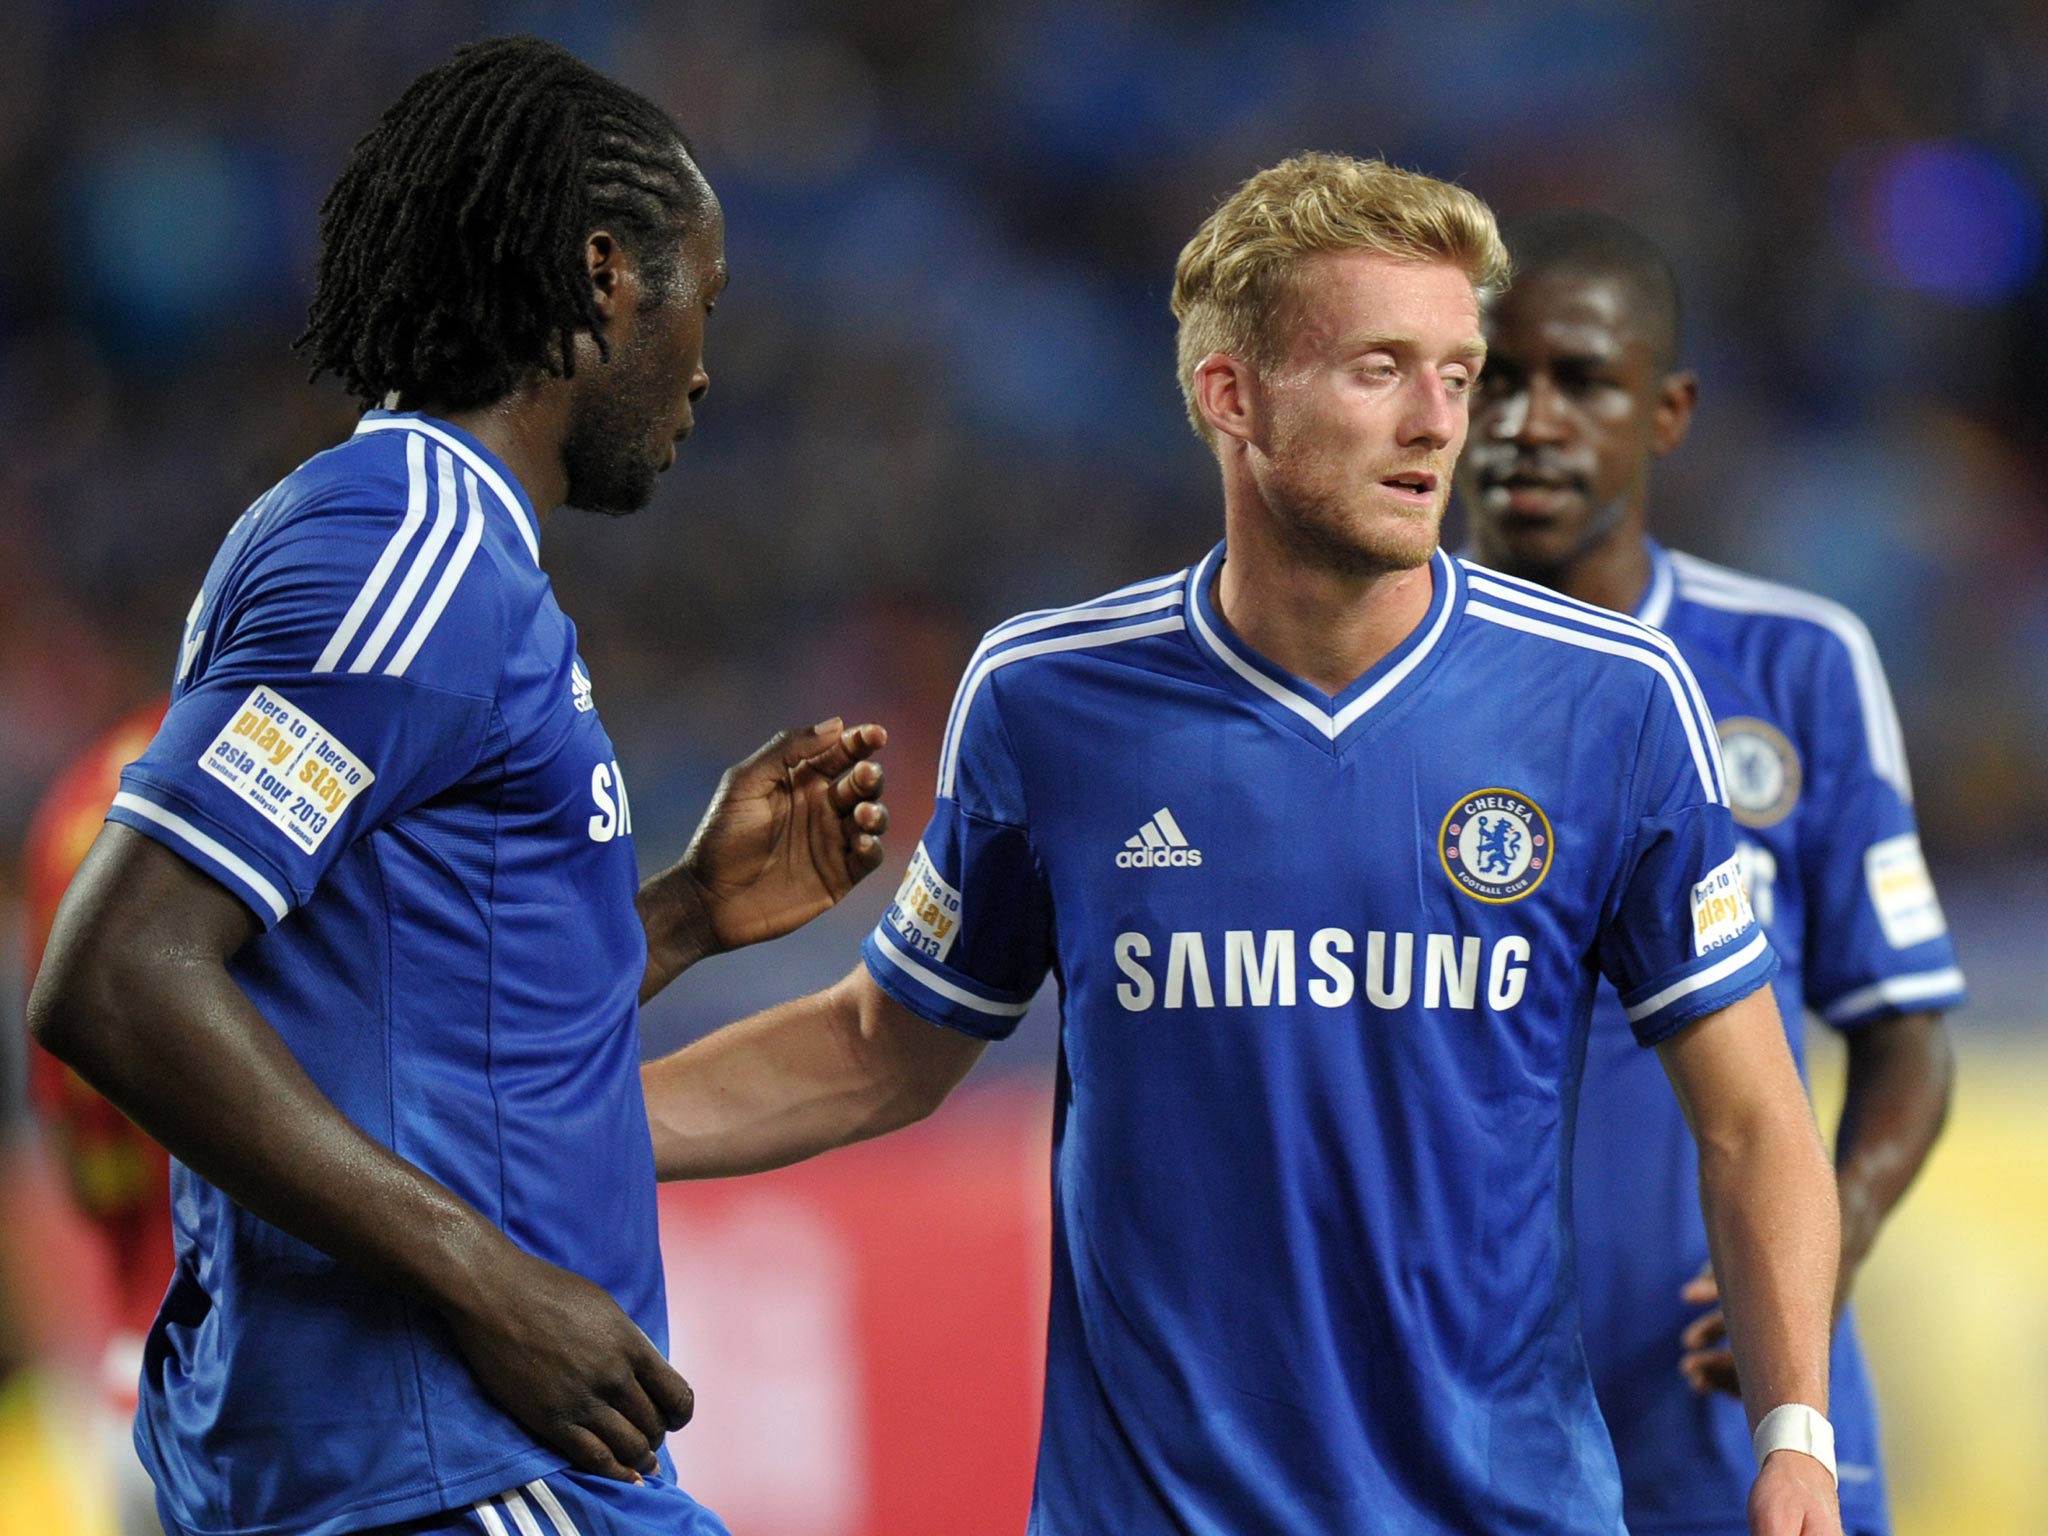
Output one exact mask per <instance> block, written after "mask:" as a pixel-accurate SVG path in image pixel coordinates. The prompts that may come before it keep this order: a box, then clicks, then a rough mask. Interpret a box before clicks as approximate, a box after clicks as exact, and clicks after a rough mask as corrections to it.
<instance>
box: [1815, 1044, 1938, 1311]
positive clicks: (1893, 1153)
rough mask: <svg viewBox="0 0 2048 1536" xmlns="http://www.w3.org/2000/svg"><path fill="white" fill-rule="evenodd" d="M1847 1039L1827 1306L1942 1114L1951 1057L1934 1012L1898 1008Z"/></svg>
mask: <svg viewBox="0 0 2048 1536" xmlns="http://www.w3.org/2000/svg"><path fill="white" fill-rule="evenodd" d="M1848 1039H1849V1084H1848V1091H1847V1093H1846V1094H1845V1096H1844V1097H1843V1100H1842V1120H1841V1124H1840V1125H1839V1126H1838V1127H1837V1128H1836V1131H1835V1183H1836V1186H1837V1188H1838V1189H1839V1190H1840V1193H1841V1202H1842V1264H1841V1276H1840V1278H1839V1280H1838V1281H1837V1282H1836V1288H1835V1310H1836V1312H1837V1313H1839V1312H1840V1311H1841V1309H1842V1308H1843V1306H1845V1305H1846V1304H1847V1303H1848V1300H1849V1291H1850V1288H1851V1287H1852V1286H1853V1285H1854V1284H1855V1280H1856V1272H1857V1270H1858V1269H1860V1268H1861V1267H1862V1265H1863V1261H1864V1260H1865V1259H1866V1258H1868V1257H1869V1256H1870V1249H1871V1245H1872V1244H1874V1243H1875V1242H1876V1241H1877V1230H1878V1228H1879V1227H1880V1226H1881V1225H1883V1223H1884V1220H1885V1218H1886V1217H1887V1216H1889V1215H1890V1214H1891V1213H1892V1208H1893V1207H1894V1206H1896V1205H1897V1204H1898V1203H1899V1201H1900V1199H1901V1198H1903V1197H1904V1195H1905V1193H1906V1190H1907V1189H1908V1188H1909V1187H1910V1186H1911V1185H1912V1183H1913V1180H1914V1179H1915V1178H1916V1177H1917V1176H1918V1175H1919V1172H1920V1168H1921V1165H1922V1164H1924V1163H1925V1162H1926V1161H1927V1154H1928V1153H1929V1152H1930V1151H1931V1150H1932V1149H1933V1147H1934V1143H1935V1140H1936V1138H1938V1137H1939V1136H1940V1135H1941V1128H1942V1125H1943V1123H1944V1122H1945V1121H1946V1120H1947V1119H1948V1104H1949V1091H1950V1087H1951V1085H1952V1083H1953V1080H1954V1076H1955V1057H1954V1054H1953V1053H1952V1052H1951V1051H1950V1049H1949V1043H1948V1033H1947V1031H1946V1030H1944V1029H1943V1028H1942V1022H1941V1015H1940V1014H1938V1013H1902V1014H1896V1015H1894V1016H1892V1017H1890V1018H1886V1019H1879V1020H1877V1021H1876V1022H1874V1023H1871V1024H1866V1025H1864V1026H1863V1027H1862V1028H1861V1029H1858V1030H1856V1031H1854V1032H1853V1033H1851V1034H1850V1035H1849V1037H1848Z"/></svg>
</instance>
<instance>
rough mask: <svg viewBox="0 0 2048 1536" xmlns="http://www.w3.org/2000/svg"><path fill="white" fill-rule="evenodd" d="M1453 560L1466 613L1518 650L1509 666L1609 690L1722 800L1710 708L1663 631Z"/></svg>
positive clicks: (1708, 792)
mask: <svg viewBox="0 0 2048 1536" xmlns="http://www.w3.org/2000/svg"><path fill="white" fill-rule="evenodd" d="M1458 565H1459V569H1460V572H1461V574H1462V575H1463V576H1464V577H1465V579H1466V581H1467V582H1468V583H1469V585H1470V594H1469V596H1468V598H1467V600H1466V605H1465V611H1466V614H1467V615H1468V616H1469V617H1471V618H1473V619H1475V620H1478V621H1480V622H1481V623H1482V624H1484V625H1487V626H1490V628H1489V633H1490V634H1493V635H1498V636H1504V637H1505V641H1504V643H1507V644H1509V645H1512V646H1514V647H1515V648H1516V649H1517V650H1518V651H1519V652H1520V653H1521V654H1520V655H1518V656H1517V657H1516V659H1515V665H1516V667H1517V668H1527V669H1530V670H1531V671H1533V672H1536V673H1539V674H1540V675H1542V676H1543V677H1545V678H1548V679H1553V680H1554V679H1557V678H1559V677H1560V676H1562V677H1564V678H1568V679H1570V680H1571V681H1572V682H1573V683H1574V684H1576V685H1577V686H1578V687H1579V688H1580V689H1583V690H1611V691H1612V697H1613V698H1614V699H1615V700H1616V704H1617V708H1619V707H1621V706H1622V704H1623V702H1624V701H1626V705H1627V707H1629V708H1631V709H1632V710H1633V711H1634V719H1635V721H1636V723H1637V729H1638V730H1639V731H1641V732H1643V733H1646V734H1645V735H1644V737H1643V738H1642V739H1644V740H1648V741H1657V742H1668V743H1673V744H1682V745H1675V746H1674V748H1673V750H1676V751H1677V752H1678V754H1679V760H1681V761H1684V760H1689V761H1690V762H1691V764H1692V768H1693V770H1694V771H1695V772H1697V774H1698V776H1699V780H1700V784H1701V786H1702V789H1703V790H1704V792H1705V794H1706V796H1707V798H1708V799H1709V800H1712V801H1717V802H1721V803H1725V802H1726V790H1725V787H1724V783H1723V776H1722V766H1721V757H1720V748H1719V746H1718V745H1717V744H1716V736H1715V731H1714V716H1713V712H1712V711H1711V710H1710V709H1709V708H1708V707H1707V701H1706V696H1705V695H1704V694H1703V693H1702V692H1701V691H1700V685H1699V681H1698V679H1697V678H1695V677H1694V676H1693V673H1692V668H1691V667H1690V666H1688V665H1687V664H1686V661H1685V658H1684V657H1683V656H1682V655H1681V654H1680V653H1679V650H1678V647H1677V645H1676V644H1675V643H1674V642H1673V641H1672V639H1671V637H1670V636H1669V635H1667V634H1665V633H1663V631H1661V630H1657V629H1653V628H1651V627H1650V626H1649V625H1647V624H1645V623H1643V622H1641V621H1640V620H1638V619H1634V618H1631V617H1629V616H1628V615H1626V614H1620V613H1614V612H1612V611H1610V610H1608V609H1605V608H1600V607H1596V606H1594V605H1593V604H1591V603H1582V602H1580V601H1578V600H1577V599H1576V598H1570V597H1565V596H1563V595H1562V594H1560V593H1557V592H1553V591H1551V590H1550V589H1549V588H1547V587H1542V586H1539V585H1537V584H1536V583H1535V582H1530V581H1523V580H1521V579H1519V578H1517V577H1513V576H1503V575H1501V574H1500V573H1499V572H1497V571H1490V570H1487V569H1486V568H1485V567H1483V566H1476V565H1473V564H1472V563H1471V562H1470V561H1466V560H1460V561H1459V562H1458ZM1585 696H1586V697H1588V698H1591V697H1593V696H1594V695H1593V694H1592V693H1590V692H1588V693H1586V694H1585ZM1618 723H1619V722H1617V724H1618Z"/></svg>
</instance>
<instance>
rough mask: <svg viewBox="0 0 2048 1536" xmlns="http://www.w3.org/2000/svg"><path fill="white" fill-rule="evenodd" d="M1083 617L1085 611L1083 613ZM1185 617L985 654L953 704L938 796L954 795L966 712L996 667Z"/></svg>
mask: <svg viewBox="0 0 2048 1536" xmlns="http://www.w3.org/2000/svg"><path fill="white" fill-rule="evenodd" d="M1082 616H1083V617H1084V618H1085V617H1086V614H1085V613H1084V614H1083V615H1082ZM1186 628H1187V621H1186V620H1185V619H1183V618H1182V617H1181V616H1180V615H1179V614H1174V615H1172V616H1171V617H1170V618H1163V619H1153V620H1150V621H1149V622H1147V623H1144V624H1126V625H1123V626H1121V627H1120V628H1116V629H1096V630H1089V631H1088V632H1086V633H1084V634H1079V635H1060V636H1058V637H1056V638H1054V639H1050V640H1033V641H1030V642H1028V643H1026V644H1024V645H1019V646H1016V647H1014V648H1012V649H1010V650H1007V651H998V652H997V653H996V654H995V655H993V656H987V657H984V658H983V660H982V661H981V662H980V664H979V665H977V666H975V667H974V668H973V670H971V671H970V672H969V673H968V674H967V677H966V679H965V680H964V681H962V683H961V684H960V694H959V697H958V699H956V700H955V701H954V704H953V726H952V731H951V734H950V737H949V739H948V740H947V742H946V744H945V747H944V748H943V750H942V751H941V754H940V757H939V798H940V799H941V800H950V799H952V798H953V786H954V784H955V782H956V781H957V779H958V776H959V769H960V743H961V740H962V739H963V738H964V737H965V735H966V733H967V716H968V712H969V711H970V710H972V709H973V708H974V700H975V698H976V696H977V695H978V694H979V693H980V692H981V686H982V684H983V683H985V682H987V681H988V679H989V677H990V676H991V675H992V674H994V673H995V672H996V670H997V669H998V668H1001V667H1007V666H1009V665H1010V664H1011V663H1012V662H1016V661H1025V660H1028V659H1029V658H1031V657H1033V656H1049V655H1052V654H1054V653H1055V652H1058V651H1088V650H1094V649H1095V648H1096V647H1097V646H1103V645H1116V644H1118V643H1119V642H1121V641H1124V640H1143V639H1145V638H1146V637H1148V636H1151V635H1168V634H1172V633H1173V632H1174V631H1175V630H1179V629H1186Z"/></svg>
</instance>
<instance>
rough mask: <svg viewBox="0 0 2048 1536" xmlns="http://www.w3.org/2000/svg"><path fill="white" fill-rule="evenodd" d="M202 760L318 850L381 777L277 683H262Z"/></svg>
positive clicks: (307, 849)
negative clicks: (267, 685)
mask: <svg viewBox="0 0 2048 1536" xmlns="http://www.w3.org/2000/svg"><path fill="white" fill-rule="evenodd" d="M199 766H200V767H201V768H202V769H204V770H205V771H206V772H207V773H210V774H212V775H213V777H215V778H216V779H219V780H220V781H221V783H223V784H225V785H227V786H228V787H229V788H230V789H232V790H234V791H235V792H236V793H237V794H238V795H240V796H241V798H242V800H243V801H244V802H245V803H246V804H248V805H251V806H253V807H255V809H256V810H257V811H258V812H259V813H261V814H262V816H263V817H264V818H265V819H266V820H268V821H269V822H270V824H271V825H272V826H274V827H276V828H277V829H278V831H280V832H282V833H283V834H284V835H285V836H286V837H287V838H289V839H290V840H291V843H292V846H293V847H295V848H297V849H298V850H299V852H301V853H304V854H311V853H312V852H313V851H314V850H315V849H317V848H318V847H319V846H320V845H321V844H322V843H323V842H325V841H326V840H327V834H328V833H329V832H331V831H333V830H334V824H335V823H336V822H337V821H339V820H340V819H341V813H342V812H343V811H344V810H346V809H347V808H348V803H349V801H351V800H353V799H354V798H355V797H356V796H357V795H358V794H359V793H361V792H362V790H363V789H364V788H366V787H367V786H368V785H370V784H371V783H372V782H374V781H375V779H376V777H377V775H376V774H374V773H372V772H371V771H370V770H369V769H368V768H367V767H365V766H364V765H363V764H362V762H360V761H359V760H358V759H357V757H356V755H355V754H354V753H353V752H351V751H349V749H348V748H347V747H345V746H343V745H342V743H341V742H340V741H339V740H338V739H337V738H336V737H335V736H334V735H333V733H331V732H330V731H328V730H327V729H325V728H324V727H323V726H322V725H321V724H320V722H319V721H317V720H315V719H314V718H313V717H312V716H311V715H309V714H307V713H306V712H305V711H304V710H302V709H300V708H299V707H298V706H297V705H295V704H293V703H292V702H291V700H289V699H287V698H286V697H285V696H284V695H283V694H281V693H279V692H277V690H275V689H274V688H257V689H255V690H254V691H253V692H251V693H250V695H249V697H248V698H246V699H244V700H243V701H242V703H241V705H240V707H238V708H237V709H236V710H235V713H234V715H233V716H232V717H231V718H230V719H229V721H228V723H227V726H226V727H225V728H224V729H223V730H222V731H221V733H220V734H219V735H218V736H216V737H214V739H213V745H211V746H210V747H208V748H207V749H206V751H205V753H204V754H203V755H202V756H201V757H200V759H199Z"/></svg>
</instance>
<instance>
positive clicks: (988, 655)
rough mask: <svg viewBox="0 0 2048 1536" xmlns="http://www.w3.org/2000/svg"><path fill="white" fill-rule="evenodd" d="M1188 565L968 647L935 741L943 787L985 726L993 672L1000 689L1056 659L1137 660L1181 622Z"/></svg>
mask: <svg viewBox="0 0 2048 1536" xmlns="http://www.w3.org/2000/svg"><path fill="white" fill-rule="evenodd" d="M1188 570H1189V568H1187V567H1184V568H1182V569H1181V570H1178V571H1174V572H1172V573H1170V574H1168V575H1165V576H1155V577H1151V578H1149V579H1148V580H1145V581H1137V582H1132V583H1131V584H1130V585H1128V586H1123V587H1118V588H1117V589H1116V590H1115V591H1113V592H1106V593H1104V594H1103V595H1102V596H1100V597H1094V598H1090V599H1088V600H1087V601H1085V602H1080V603H1074V604H1071V605H1069V606H1067V607H1064V608H1040V609H1035V610H1033V611H1031V612H1028V613H1020V614H1017V615H1015V616H1014V617H1012V618H1008V619H1005V620H1004V621H1003V622H1002V623H1000V624H998V625H996V626H995V627H994V628H993V629H991V630H989V631H988V633H986V634H985V635H983V636H982V637H981V641H980V643H979V644H977V645H976V646H975V648H974V654H973V655H972V656H970V657H969V658H968V661H967V666H966V668H965V670H964V671H963V672H962V674H961V678H960V687H959V690H958V692H956V693H955V694H954V697H953V709H952V713H951V715H950V717H949V718H948V720H947V722H946V739H945V743H944V745H943V747H942V748H941V754H940V764H939V779H940V784H941V786H942V789H941V792H942V793H944V792H946V789H947V787H948V786H950V785H951V783H952V781H953V769H954V765H955V763H956V761H957V758H958V756H959V752H960V747H961V742H962V740H963V738H964V736H965V734H966V732H967V731H968V730H969V728H970V722H978V723H980V724H981V725H983V726H984V727H985V724H986V722H987V720H988V719H989V718H990V715H991V714H992V711H991V710H990V709H989V708H988V700H989V697H990V696H991V695H992V694H993V693H994V691H995V688H996V678H997V676H998V674H1000V675H1001V676H1002V680H1003V686H1004V687H1005V688H1006V689H1016V688H1025V689H1030V688H1033V687H1036V686H1040V685H1043V684H1046V683H1047V682H1049V680H1050V679H1051V678H1052V677H1053V676H1054V675H1056V670H1057V668H1058V667H1059V666H1061V665H1063V664H1064V665H1072V664H1082V665H1096V666H1104V667H1119V666H1134V665H1139V666H1141V665H1143V660H1144V657H1143V647H1144V644H1145V643H1146V642H1156V641H1157V640H1158V639H1159V638H1160V637H1162V636H1171V635H1175V634H1178V633H1179V632H1180V631H1182V630H1184V629H1185V628H1186V627H1187V620H1186V617H1185V614H1184V609H1185V606H1186V601H1187V584H1188Z"/></svg>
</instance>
